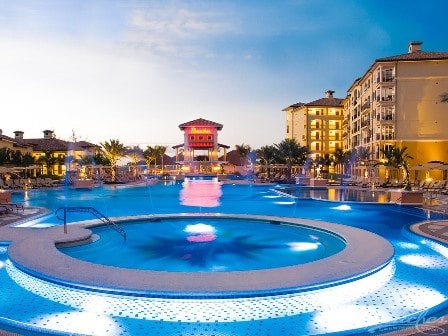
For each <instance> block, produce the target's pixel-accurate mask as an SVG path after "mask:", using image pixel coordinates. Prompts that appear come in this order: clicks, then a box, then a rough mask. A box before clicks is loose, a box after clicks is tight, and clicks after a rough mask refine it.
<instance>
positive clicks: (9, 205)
mask: <svg viewBox="0 0 448 336" xmlns="http://www.w3.org/2000/svg"><path fill="white" fill-rule="evenodd" d="M0 207H6V208H8V209H10V211H11V212H13V211H12V210H13V209H16V212H19V210H22V212H24V211H25V209H24V208H23V204H22V203H0Z"/></svg>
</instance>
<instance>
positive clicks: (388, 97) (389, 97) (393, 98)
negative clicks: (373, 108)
mask: <svg viewBox="0 0 448 336" xmlns="http://www.w3.org/2000/svg"><path fill="white" fill-rule="evenodd" d="M394 100H395V96H394V95H388V96H385V97H381V101H382V102H392V101H394Z"/></svg>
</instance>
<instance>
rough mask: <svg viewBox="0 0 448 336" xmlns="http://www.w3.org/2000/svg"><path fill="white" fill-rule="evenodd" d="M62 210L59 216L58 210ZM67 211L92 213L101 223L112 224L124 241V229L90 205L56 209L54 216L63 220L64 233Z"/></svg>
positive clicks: (65, 230) (65, 231)
mask: <svg viewBox="0 0 448 336" xmlns="http://www.w3.org/2000/svg"><path fill="white" fill-rule="evenodd" d="M60 211H63V212H64V215H63V217H62V218H61V217H60V216H59V212H60ZM67 212H88V213H91V214H92V215H94V216H95V217H96V218H98V219H99V220H101V221H102V222H103V223H105V224H106V225H110V226H112V228H113V229H114V230H115V231H117V232H118V233H119V234H120V235H121V236H122V237H123V239H124V241H126V231H125V230H124V229H123V228H122V227H121V226H120V225H118V224H117V223H115V222H113V221H111V220H110V219H109V218H107V217H106V216H105V215H103V214H102V213H101V212H99V211H98V210H96V209H95V208H92V207H62V208H59V209H57V210H56V218H57V219H59V220H62V221H64V233H67Z"/></svg>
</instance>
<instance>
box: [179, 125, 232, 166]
mask: <svg viewBox="0 0 448 336" xmlns="http://www.w3.org/2000/svg"><path fill="white" fill-rule="evenodd" d="M179 128H180V130H181V131H183V132H184V142H183V143H182V144H179V145H176V146H173V147H172V148H173V149H175V150H176V163H177V164H180V165H182V171H183V172H184V173H201V174H203V173H215V174H216V173H217V172H220V171H221V169H222V166H221V165H222V164H225V163H226V162H227V161H226V156H227V149H229V148H230V147H229V146H227V145H223V144H220V143H218V131H220V130H222V128H223V125H222V124H219V123H216V122H214V121H210V120H206V119H202V118H199V119H196V120H192V121H189V122H186V123H183V124H180V125H179ZM220 149H223V151H224V154H223V160H220V159H219V157H220V153H219V151H220Z"/></svg>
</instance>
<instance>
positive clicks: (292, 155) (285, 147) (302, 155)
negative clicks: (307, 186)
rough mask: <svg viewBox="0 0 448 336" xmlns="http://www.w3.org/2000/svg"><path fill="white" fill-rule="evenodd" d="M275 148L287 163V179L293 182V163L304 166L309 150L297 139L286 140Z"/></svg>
mask: <svg viewBox="0 0 448 336" xmlns="http://www.w3.org/2000/svg"><path fill="white" fill-rule="evenodd" d="M275 147H276V148H277V150H278V153H279V155H280V157H281V158H282V159H284V160H285V161H286V166H287V171H286V178H287V180H288V181H291V170H292V165H293V163H298V164H303V163H304V162H305V161H306V156H307V153H308V148H307V147H306V146H300V144H299V143H298V142H297V140H296V139H285V140H283V141H282V142H280V143H279V144H276V145H275Z"/></svg>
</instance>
